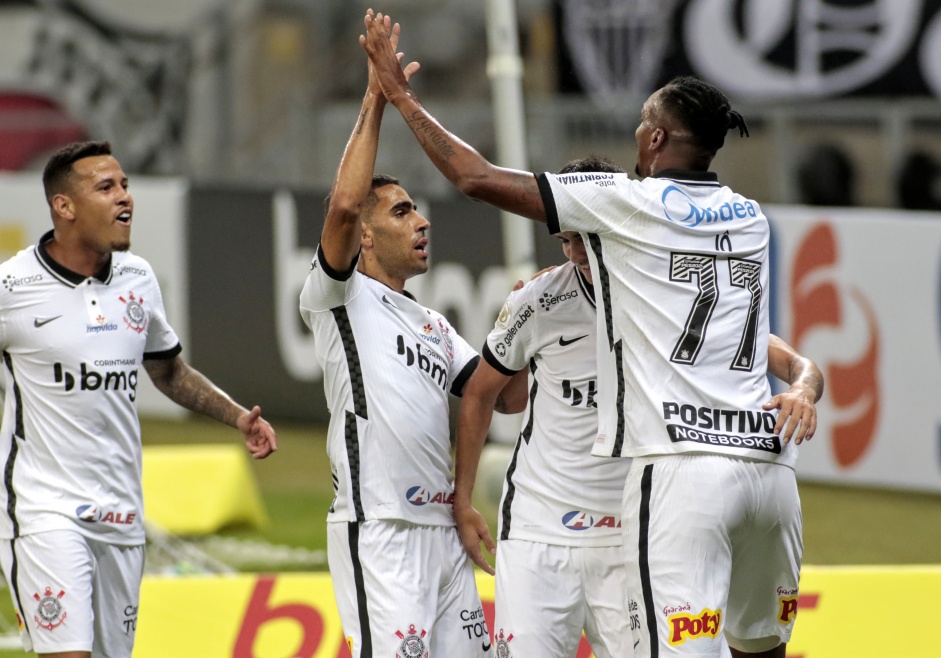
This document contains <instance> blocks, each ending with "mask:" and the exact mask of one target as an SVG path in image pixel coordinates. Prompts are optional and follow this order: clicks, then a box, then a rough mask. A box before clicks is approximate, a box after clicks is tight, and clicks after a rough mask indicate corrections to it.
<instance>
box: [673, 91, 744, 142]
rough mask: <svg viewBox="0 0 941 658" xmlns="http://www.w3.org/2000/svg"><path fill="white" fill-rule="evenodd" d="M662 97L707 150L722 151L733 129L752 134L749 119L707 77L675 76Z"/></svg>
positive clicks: (674, 115) (740, 132) (742, 133)
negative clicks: (702, 78) (726, 137)
mask: <svg viewBox="0 0 941 658" xmlns="http://www.w3.org/2000/svg"><path fill="white" fill-rule="evenodd" d="M660 100H661V102H662V103H663V105H664V107H665V109H666V110H667V111H668V112H669V113H670V114H671V116H673V118H674V119H676V120H677V121H679V122H680V123H681V124H683V126H684V127H686V128H687V129H689V131H690V132H692V133H693V136H694V138H695V139H696V142H697V145H698V146H700V147H702V148H704V149H708V150H710V151H718V150H719V149H720V148H722V145H723V144H725V134H726V133H727V132H728V131H730V130H732V129H733V128H738V131H739V135H741V136H742V137H748V126H747V125H746V124H745V118H744V117H743V116H742V115H741V114H739V113H738V112H736V111H735V110H733V109H732V104H731V103H730V102H729V99H728V98H727V97H726V95H725V94H723V93H722V92H721V91H720V90H719V88H718V87H716V86H714V85H711V84H709V83H708V82H705V81H704V80H700V79H699V78H694V77H693V76H691V75H684V76H679V77H676V78H673V79H672V80H670V82H668V83H667V84H666V85H665V86H664V87H663V89H662V90H661V94H660Z"/></svg>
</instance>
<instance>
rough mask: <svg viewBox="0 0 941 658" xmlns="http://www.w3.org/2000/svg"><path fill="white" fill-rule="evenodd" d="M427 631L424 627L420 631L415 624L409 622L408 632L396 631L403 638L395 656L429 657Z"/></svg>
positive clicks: (399, 657) (403, 657)
mask: <svg viewBox="0 0 941 658" xmlns="http://www.w3.org/2000/svg"><path fill="white" fill-rule="evenodd" d="M425 635H427V631H426V630H425V629H424V628H423V629H422V630H421V632H420V633H419V632H418V630H417V629H416V628H415V624H409V627H408V633H403V632H402V631H396V632H395V636H396V637H397V638H399V639H400V640H402V644H400V645H399V650H398V651H396V652H395V658H428V651H427V650H426V649H425V641H424V637H425Z"/></svg>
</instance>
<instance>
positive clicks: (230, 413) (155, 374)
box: [144, 358, 244, 427]
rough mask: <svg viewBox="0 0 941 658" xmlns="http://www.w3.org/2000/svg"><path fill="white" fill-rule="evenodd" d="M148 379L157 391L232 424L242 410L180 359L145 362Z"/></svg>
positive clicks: (196, 410) (177, 401) (187, 407)
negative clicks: (154, 362) (153, 362)
mask: <svg viewBox="0 0 941 658" xmlns="http://www.w3.org/2000/svg"><path fill="white" fill-rule="evenodd" d="M144 365H145V368H146V369H147V372H148V374H150V378H151V379H152V380H153V382H154V385H155V386H156V387H157V388H158V389H159V390H160V392H161V393H163V394H164V395H166V396H167V397H168V398H170V399H171V400H173V401H174V402H176V403H177V404H178V405H180V406H181V407H185V408H186V409H189V410H190V411H195V412H197V413H201V414H204V415H206V416H209V417H210V418H213V419H215V420H218V421H220V422H222V423H225V424H226V425H230V426H232V427H235V426H236V421H237V419H238V417H239V414H240V413H242V411H244V410H243V409H242V408H241V407H239V406H238V405H237V404H235V402H233V401H232V399H231V398H230V397H229V396H228V395H226V394H225V393H224V392H223V391H222V390H220V389H219V388H218V387H217V386H216V385H215V384H213V383H212V382H211V381H209V379H207V378H206V376H205V375H203V374H202V373H201V372H199V371H198V370H195V369H193V368H191V367H190V366H189V365H187V364H186V363H185V362H184V361H183V360H182V359H179V358H177V359H174V360H172V361H170V362H164V363H156V364H152V363H150V362H145V364H144Z"/></svg>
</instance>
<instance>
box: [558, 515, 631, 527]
mask: <svg viewBox="0 0 941 658" xmlns="http://www.w3.org/2000/svg"><path fill="white" fill-rule="evenodd" d="M562 525H564V526H565V527H566V528H568V529H569V530H577V531H582V530H588V529H589V528H620V527H621V519H619V518H618V517H616V516H614V515H613V514H609V515H605V516H602V517H601V518H600V519H599V520H598V521H597V522H595V517H593V516H592V515H591V514H589V513H588V512H582V511H581V510H574V511H571V512H568V513H566V514H564V515H562Z"/></svg>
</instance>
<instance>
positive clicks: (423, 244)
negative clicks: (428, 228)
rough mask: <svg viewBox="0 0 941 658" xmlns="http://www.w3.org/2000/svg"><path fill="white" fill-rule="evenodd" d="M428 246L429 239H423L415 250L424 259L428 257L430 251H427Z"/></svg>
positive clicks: (416, 244)
mask: <svg viewBox="0 0 941 658" xmlns="http://www.w3.org/2000/svg"><path fill="white" fill-rule="evenodd" d="M427 246H428V238H422V239H421V240H419V241H418V242H416V243H415V247H414V248H415V250H416V251H417V252H418V253H419V255H421V256H422V257H424V258H427V257H428V250H427V249H426V247H427Z"/></svg>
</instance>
